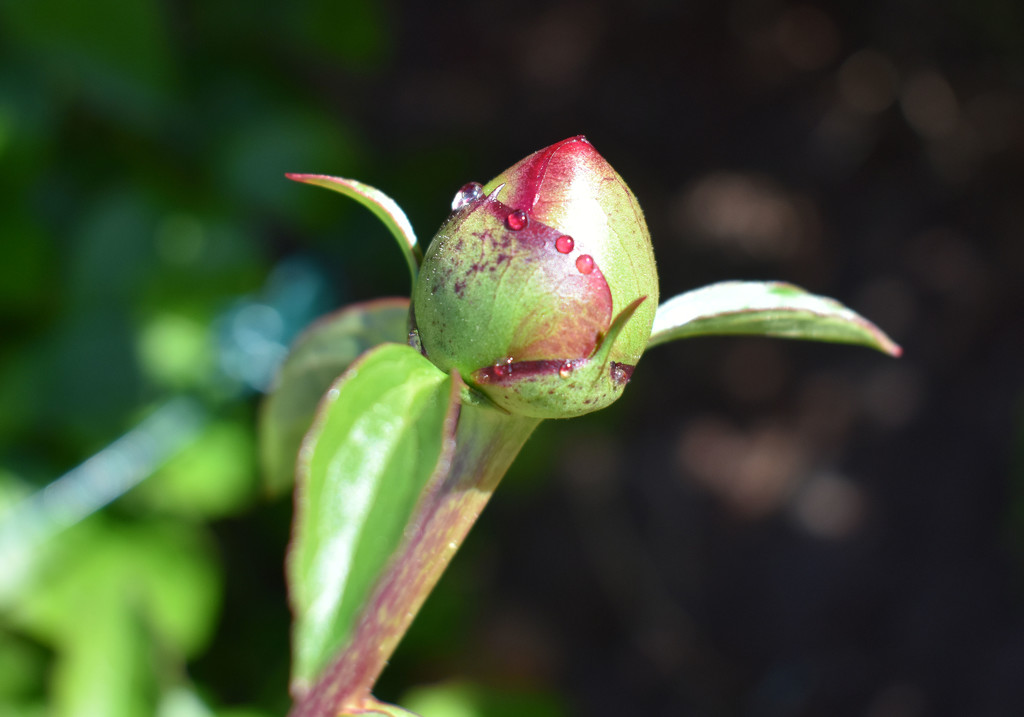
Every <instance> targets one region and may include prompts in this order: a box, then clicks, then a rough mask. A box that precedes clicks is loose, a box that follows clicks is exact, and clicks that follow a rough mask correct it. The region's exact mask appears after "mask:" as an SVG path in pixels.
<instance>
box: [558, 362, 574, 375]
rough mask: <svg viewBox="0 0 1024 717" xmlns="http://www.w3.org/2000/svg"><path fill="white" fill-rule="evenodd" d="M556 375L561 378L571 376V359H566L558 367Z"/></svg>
mask: <svg viewBox="0 0 1024 717" xmlns="http://www.w3.org/2000/svg"><path fill="white" fill-rule="evenodd" d="M558 375H559V376H561V377H562V378H569V377H570V376H572V361H566V362H565V363H563V364H562V365H561V366H560V367H559V369H558Z"/></svg>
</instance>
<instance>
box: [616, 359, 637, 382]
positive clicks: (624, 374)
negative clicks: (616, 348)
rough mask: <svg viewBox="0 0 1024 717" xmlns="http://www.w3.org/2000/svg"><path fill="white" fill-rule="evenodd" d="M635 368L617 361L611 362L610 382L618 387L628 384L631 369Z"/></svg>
mask: <svg viewBox="0 0 1024 717" xmlns="http://www.w3.org/2000/svg"><path fill="white" fill-rule="evenodd" d="M634 368H635V367H634V366H633V365H631V364H628V363H619V362H618V361H612V362H611V375H612V381H613V382H614V383H615V384H617V385H619V386H624V385H625V384H627V383H629V379H631V378H632V377H633V369H634Z"/></svg>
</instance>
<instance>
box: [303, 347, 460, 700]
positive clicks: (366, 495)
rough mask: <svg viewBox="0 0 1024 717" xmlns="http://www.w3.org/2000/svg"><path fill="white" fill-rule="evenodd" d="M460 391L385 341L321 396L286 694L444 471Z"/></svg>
mask: <svg viewBox="0 0 1024 717" xmlns="http://www.w3.org/2000/svg"><path fill="white" fill-rule="evenodd" d="M459 390H460V385H458V382H456V381H454V380H453V379H452V378H451V377H449V376H446V375H445V374H444V373H442V372H441V371H440V370H439V369H438V368H437V367H436V366H434V365H433V364H432V363H430V361H428V360H427V359H425V358H424V357H423V356H422V355H420V353H419V352H418V351H416V350H415V349H413V348H410V347H409V346H405V345H399V344H384V345H383V346H379V347H377V348H376V349H374V350H372V351H370V352H368V353H367V354H365V355H364V356H363V357H362V358H361V359H360V360H359V361H357V362H356V363H355V364H353V365H352V367H351V368H350V369H349V370H348V371H347V372H346V373H345V374H344V375H343V376H342V377H341V378H340V379H339V380H338V382H337V383H335V384H334V385H333V386H332V387H331V389H330V391H328V393H327V395H326V396H325V398H324V401H323V403H322V404H321V406H320V410H319V412H318V415H317V418H316V420H315V422H314V424H313V428H312V429H311V430H310V432H309V434H308V435H307V436H306V439H305V440H304V441H303V443H302V449H301V454H300V460H299V467H298V471H297V486H296V515H295V522H294V526H295V527H294V532H293V537H292V543H291V547H290V553H289V556H288V567H287V571H288V586H289V591H290V596H291V603H292V611H293V613H294V621H293V627H292V648H293V653H294V654H293V664H292V687H293V691H294V692H296V693H301V692H304V691H305V689H306V688H307V687H308V686H309V685H310V684H312V683H313V682H314V681H315V679H316V677H317V675H318V674H319V673H320V672H321V671H322V669H323V668H324V667H325V665H326V664H328V662H329V661H330V660H331V658H332V657H334V656H335V653H336V652H337V651H338V650H339V649H340V648H341V647H342V646H343V645H344V643H345V641H346V639H347V638H348V636H349V634H350V632H351V630H352V627H353V625H352V623H353V621H354V618H355V614H356V612H357V610H358V609H359V608H360V607H361V605H362V603H363V601H364V600H365V599H366V597H367V595H368V593H369V591H370V589H371V587H372V585H373V583H374V582H375V580H376V579H377V577H378V575H379V574H380V573H381V572H382V570H383V569H384V567H385V565H386V563H387V561H388V558H389V557H390V556H391V554H392V553H393V552H394V550H395V548H396V547H397V546H398V544H399V542H400V540H401V538H402V535H403V532H404V530H405V527H406V522H407V520H408V518H409V516H410V514H411V513H412V510H413V507H414V505H415V503H416V500H417V498H418V496H419V495H420V492H421V491H422V490H423V488H424V487H425V486H426V485H427V482H428V481H429V480H430V478H431V476H432V475H433V474H434V473H435V472H436V471H441V470H445V471H446V470H447V466H448V462H449V461H450V458H451V452H452V450H453V449H454V431H455V418H456V415H457V412H458V394H459Z"/></svg>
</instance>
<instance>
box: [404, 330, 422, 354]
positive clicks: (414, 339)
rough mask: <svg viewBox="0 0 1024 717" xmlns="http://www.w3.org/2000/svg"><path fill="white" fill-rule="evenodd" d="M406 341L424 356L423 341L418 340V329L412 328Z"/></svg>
mask: <svg viewBox="0 0 1024 717" xmlns="http://www.w3.org/2000/svg"><path fill="white" fill-rule="evenodd" d="M408 343H409V345H410V346H412V347H413V348H414V349H416V350H417V351H419V352H420V353H421V354H423V355H424V356H426V354H424V353H423V342H422V341H420V332H419V331H417V330H416V329H413V330H412V331H410V332H409V341H408Z"/></svg>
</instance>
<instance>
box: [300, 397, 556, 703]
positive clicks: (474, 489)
mask: <svg viewBox="0 0 1024 717" xmlns="http://www.w3.org/2000/svg"><path fill="white" fill-rule="evenodd" d="M539 423H540V419H536V418H522V417H517V416H509V415H507V414H504V413H500V412H499V411H497V410H495V409H493V408H490V407H486V406H472V405H466V406H462V408H461V412H460V415H459V423H458V427H457V429H456V437H455V440H456V447H455V454H454V456H453V458H452V463H451V468H450V470H449V471H448V472H447V474H442V475H438V476H436V477H435V479H434V480H432V482H431V483H430V484H429V485H428V486H427V488H426V490H424V492H423V495H422V496H421V497H420V501H419V503H418V504H417V506H416V509H415V510H414V511H413V514H412V516H411V518H410V519H409V524H408V526H407V528H406V531H405V537H404V538H403V540H402V543H401V545H400V546H399V547H398V550H397V551H396V552H395V555H394V556H393V557H392V559H391V562H390V563H389V565H388V567H387V569H386V570H385V572H384V573H383V574H382V576H381V578H380V579H379V581H378V582H377V584H376V586H375V588H374V590H373V593H372V594H371V596H370V598H369V599H368V600H367V602H366V604H365V605H364V607H363V608H362V610H361V612H360V613H359V616H358V618H357V621H356V628H355V630H354V631H353V634H352V638H351V639H350V640H349V642H348V644H347V645H346V646H345V648H344V650H343V651H342V652H341V654H340V655H339V656H338V657H337V658H335V660H334V661H333V662H331V663H330V664H329V665H328V666H327V668H326V669H325V670H324V672H323V674H322V675H321V676H320V678H319V679H318V680H317V682H316V684H315V685H314V686H313V687H312V689H310V690H309V692H307V693H306V694H305V695H302V696H301V697H299V698H298V699H297V701H296V704H295V706H294V707H293V709H292V711H291V712H290V713H289V714H290V717H336V715H341V714H346V713H351V712H359V711H365V710H370V709H373V708H374V707H375V706H376V705H379V704H380V703H378V702H377V701H376V700H375V699H374V698H373V697H372V696H371V694H370V690H372V689H373V685H374V683H375V682H376V681H377V678H378V677H379V676H380V673H381V672H382V671H383V669H384V667H385V666H386V665H387V662H388V659H389V658H390V657H391V654H392V653H393V652H394V650H395V648H396V647H397V646H398V643H399V641H400V640H401V639H402V636H403V635H405V632H406V630H408V628H409V625H410V624H412V621H413V618H415V616H416V613H417V612H419V609H420V607H421V606H422V605H423V602H424V601H425V600H426V598H427V596H428V595H429V594H430V591H431V590H432V589H433V588H434V585H435V584H437V581H438V579H439V578H440V577H441V574H442V573H443V572H444V569H445V568H446V567H448V563H449V562H451V559H452V557H453V556H454V555H455V552H456V551H457V550H458V549H459V546H460V545H461V544H462V541H463V540H464V539H465V537H466V534H467V533H468V532H469V529H470V528H471V527H472V526H473V523H474V522H475V521H476V519H477V517H478V516H479V515H480V513H481V511H482V510H483V509H484V506H485V505H486V504H487V501H488V499H490V497H491V494H492V493H493V492H494V489H495V488H496V487H497V485H498V483H499V482H500V481H501V478H502V476H504V475H505V471H506V470H507V469H508V467H509V465H511V463H512V461H513V460H514V459H515V457H516V455H517V454H518V453H519V449H520V448H522V446H523V444H524V443H526V439H527V438H529V437H530V434H531V433H532V432H533V429H534V428H536V427H537V424H539Z"/></svg>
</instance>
